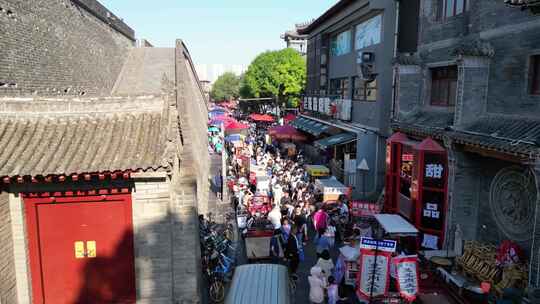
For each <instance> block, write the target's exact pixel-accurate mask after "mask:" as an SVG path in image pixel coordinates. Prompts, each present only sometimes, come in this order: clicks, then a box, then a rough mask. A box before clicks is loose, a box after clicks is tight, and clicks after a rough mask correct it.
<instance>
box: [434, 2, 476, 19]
mask: <svg viewBox="0 0 540 304" xmlns="http://www.w3.org/2000/svg"><path fill="white" fill-rule="evenodd" d="M469 1H470V0H439V7H438V12H437V17H438V19H444V18H448V17H453V16H457V15H460V14H463V12H465V11H467V10H468V9H469Z"/></svg>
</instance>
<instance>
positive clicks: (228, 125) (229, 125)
mask: <svg viewBox="0 0 540 304" xmlns="http://www.w3.org/2000/svg"><path fill="white" fill-rule="evenodd" d="M224 124H225V130H244V129H248V128H249V126H248V125H245V124H243V123H240V122H238V121H236V120H235V121H229V122H225V123H224Z"/></svg>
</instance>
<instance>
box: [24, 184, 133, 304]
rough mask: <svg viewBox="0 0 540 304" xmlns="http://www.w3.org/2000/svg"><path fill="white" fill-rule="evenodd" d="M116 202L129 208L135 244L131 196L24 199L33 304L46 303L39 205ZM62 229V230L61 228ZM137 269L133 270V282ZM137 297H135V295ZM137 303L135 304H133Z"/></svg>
mask: <svg viewBox="0 0 540 304" xmlns="http://www.w3.org/2000/svg"><path fill="white" fill-rule="evenodd" d="M99 201H101V202H104V203H105V202H114V201H116V202H117V201H124V202H126V203H127V204H128V205H129V207H128V208H126V209H127V210H126V218H125V222H126V223H127V224H128V227H129V229H130V231H128V232H130V233H127V237H128V238H130V240H128V241H130V242H131V243H132V244H133V216H132V214H133V208H132V201H131V194H114V195H96V196H62V197H39V198H37V197H23V203H24V212H25V218H26V231H27V237H28V257H29V262H30V271H31V278H32V282H31V283H32V303H40V304H41V303H44V294H43V279H42V277H43V273H42V265H41V256H40V244H39V241H40V240H39V231H38V215H37V205H38V204H55V203H82V202H99ZM60 229H61V228H60ZM131 253H132V254H131V255H132V256H131V257H126V258H131V259H132V260H133V261H134V259H135V256H134V250H132V251H131ZM134 275H135V269H133V281H134V282H135V280H134ZM134 297H135V295H134ZM133 303H135V302H133Z"/></svg>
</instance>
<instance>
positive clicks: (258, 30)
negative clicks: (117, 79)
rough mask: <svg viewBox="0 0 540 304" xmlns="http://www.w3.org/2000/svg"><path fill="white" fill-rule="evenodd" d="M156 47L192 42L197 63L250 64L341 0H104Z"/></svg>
mask: <svg viewBox="0 0 540 304" xmlns="http://www.w3.org/2000/svg"><path fill="white" fill-rule="evenodd" d="M99 1H100V2H101V3H102V4H103V5H104V6H106V7H107V8H108V9H109V10H111V11H112V12H113V13H114V14H115V15H116V16H118V17H119V18H122V19H123V20H124V22H126V23H127V24H128V25H129V26H130V27H131V28H133V29H134V30H135V33H136V36H137V38H145V39H147V40H149V41H150V42H151V43H152V44H153V45H154V46H156V47H173V46H174V42H175V40H176V39H177V38H180V39H182V40H184V42H185V43H186V44H187V47H188V49H189V52H190V54H191V57H192V58H193V60H194V61H195V63H196V64H215V63H218V64H240V65H246V66H247V65H249V63H250V62H251V60H253V59H254V58H255V56H256V55H257V54H259V53H261V52H263V51H266V50H277V49H281V48H283V47H285V42H284V41H283V40H281V39H280V35H281V34H282V33H284V32H285V31H286V30H289V29H293V28H294V24H295V23H302V22H305V21H308V20H310V19H312V18H316V17H318V16H320V15H321V14H322V13H324V12H325V11H326V10H327V9H328V8H330V7H331V6H332V5H333V4H334V3H336V1H337V0H152V1H148V0H99Z"/></svg>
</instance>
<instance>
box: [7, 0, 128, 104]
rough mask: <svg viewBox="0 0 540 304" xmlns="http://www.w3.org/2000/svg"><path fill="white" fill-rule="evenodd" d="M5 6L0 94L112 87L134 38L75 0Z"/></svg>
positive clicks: (11, 0) (12, 1)
mask: <svg viewBox="0 0 540 304" xmlns="http://www.w3.org/2000/svg"><path fill="white" fill-rule="evenodd" d="M87 2H89V1H87ZM90 2H91V1H90ZM0 8H1V10H0V28H1V29H2V35H1V36H2V39H0V95H30V94H38V95H41V96H45V95H83V94H84V95H95V94H108V93H110V91H111V89H112V87H113V85H114V82H115V81H116V78H117V76H118V74H119V73H120V70H121V68H122V65H123V63H124V61H125V59H126V57H127V53H128V50H129V49H130V48H131V47H132V46H133V42H132V40H130V39H129V38H127V37H126V36H125V35H124V34H121V33H120V32H118V31H116V30H114V29H113V28H111V27H110V26H109V25H107V24H106V23H104V22H103V21H102V20H100V19H98V18H97V17H96V16H95V15H93V14H91V13H90V12H89V11H88V10H85V9H83V8H81V7H79V6H77V5H75V4H74V3H73V2H71V1H61V0H48V1H45V0H33V1H26V0H0Z"/></svg>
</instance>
